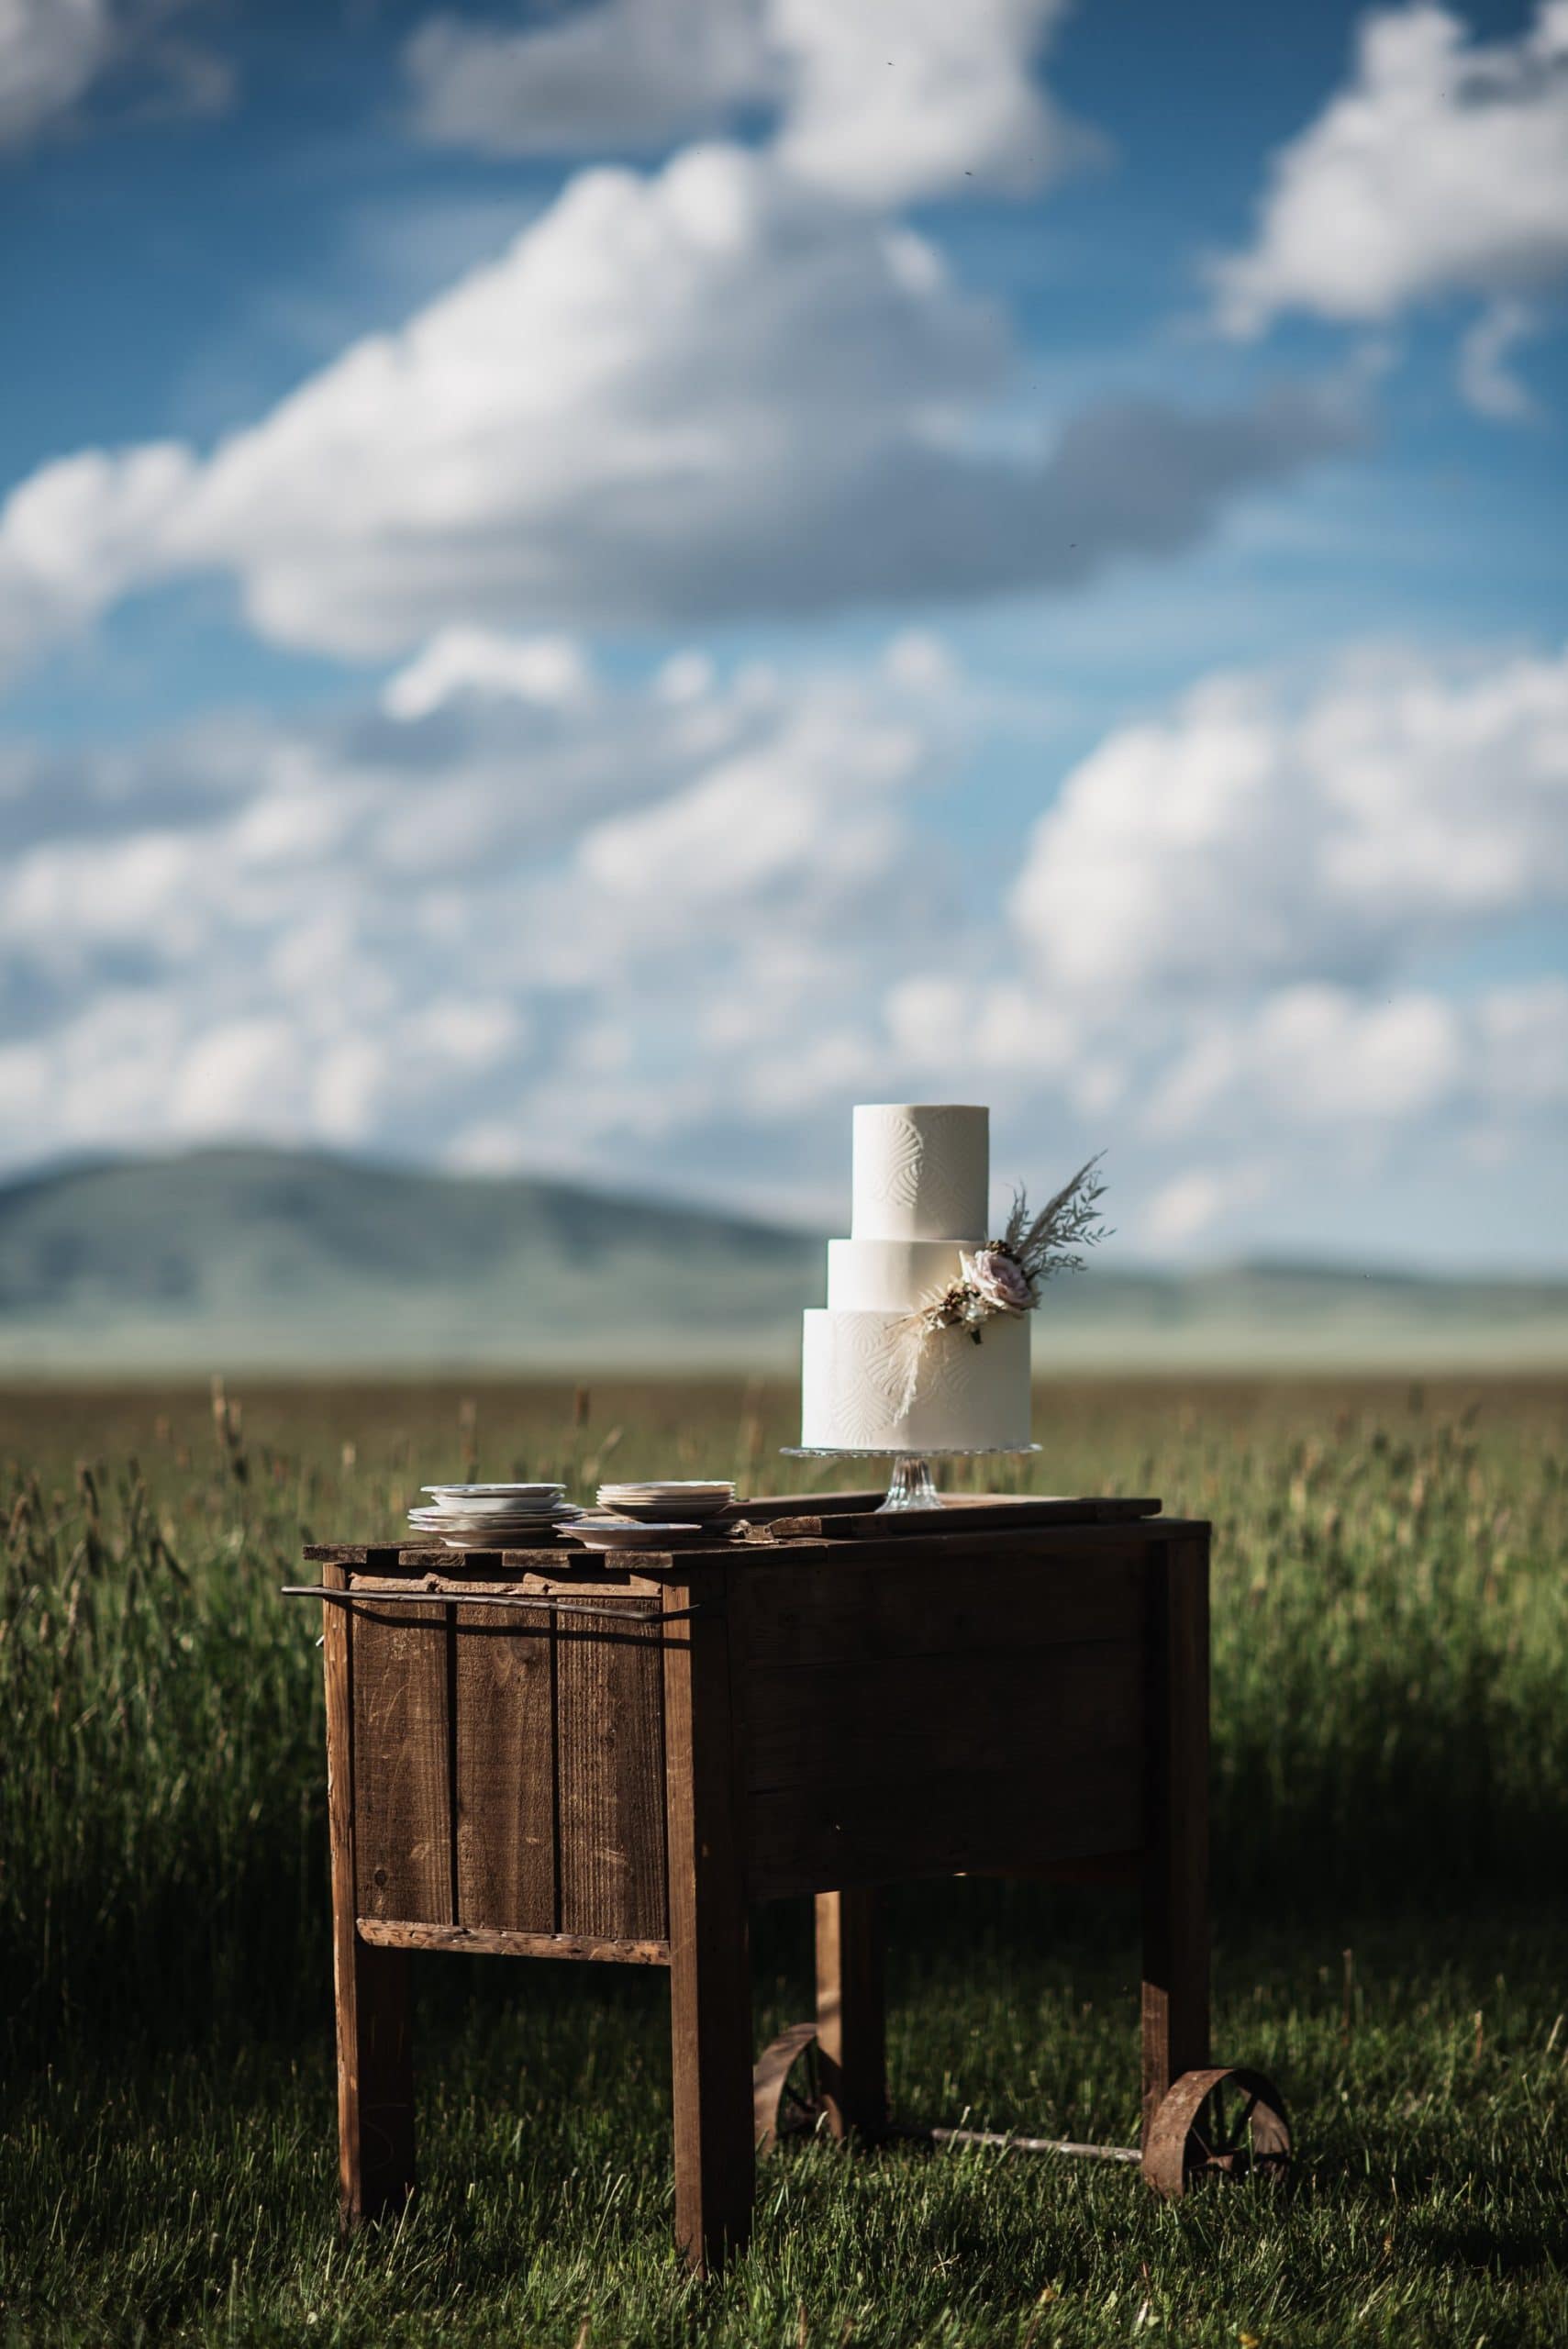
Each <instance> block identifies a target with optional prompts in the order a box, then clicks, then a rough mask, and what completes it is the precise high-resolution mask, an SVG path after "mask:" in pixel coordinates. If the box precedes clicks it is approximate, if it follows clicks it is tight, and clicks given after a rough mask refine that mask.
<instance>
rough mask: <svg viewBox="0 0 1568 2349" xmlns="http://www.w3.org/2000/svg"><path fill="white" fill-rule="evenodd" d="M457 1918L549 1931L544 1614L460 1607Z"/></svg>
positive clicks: (551, 1891)
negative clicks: (535, 1614)
mask: <svg viewBox="0 0 1568 2349" xmlns="http://www.w3.org/2000/svg"><path fill="white" fill-rule="evenodd" d="M452 1613H453V1616H454V1619H455V1621H456V1626H457V1630H456V1641H457V1663H456V1698H457V1723H456V1741H455V1742H456V1764H457V1922H458V1923H460V1924H461V1925H463V1926H484V1927H488V1928H491V1929H494V1930H495V1931H497V1932H508V1933H523V1934H540V1933H543V1934H552V1933H553V1932H555V1930H556V1918H557V1905H556V1860H555V1852H556V1816H555V1791H556V1787H555V1704H554V1692H553V1687H552V1677H553V1667H552V1660H551V1653H550V1647H551V1638H552V1633H551V1627H550V1619H549V1617H548V1616H545V1615H538V1616H530V1615H526V1614H521V1613H518V1612H517V1611H515V1610H512V1609H505V1608H500V1607H460V1608H454V1609H452Z"/></svg>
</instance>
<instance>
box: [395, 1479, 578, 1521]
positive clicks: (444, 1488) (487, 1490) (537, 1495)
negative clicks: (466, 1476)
mask: <svg viewBox="0 0 1568 2349" xmlns="http://www.w3.org/2000/svg"><path fill="white" fill-rule="evenodd" d="M420 1490H421V1491H422V1492H427V1493H429V1494H430V1495H431V1496H432V1497H433V1498H434V1499H435V1500H437V1501H438V1502H439V1504H440V1506H441V1507H442V1508H449V1509H461V1510H462V1513H463V1515H464V1516H465V1517H516V1516H517V1513H518V1511H519V1510H525V1509H526V1510H528V1511H530V1512H537V1511H538V1510H539V1509H541V1508H550V1507H551V1505H552V1504H553V1503H554V1502H556V1501H558V1500H562V1499H563V1498H564V1497H565V1493H566V1487H565V1486H564V1485H424V1486H421V1487H420Z"/></svg>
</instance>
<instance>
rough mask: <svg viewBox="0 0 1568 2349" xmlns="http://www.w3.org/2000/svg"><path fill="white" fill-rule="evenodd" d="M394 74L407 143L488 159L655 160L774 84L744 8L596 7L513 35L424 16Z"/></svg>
mask: <svg viewBox="0 0 1568 2349" xmlns="http://www.w3.org/2000/svg"><path fill="white" fill-rule="evenodd" d="M404 68H405V71H406V74H407V77H408V83H409V90H410V94H411V96H412V99H413V108H414V127H415V128H416V130H417V133H418V134H419V136H420V137H421V138H423V139H429V140H431V141H432V142H433V143H435V144H437V145H440V146H459V147H473V148H476V149H478V150H479V151H480V152H481V153H482V154H490V155H562V156H576V155H582V154H584V153H593V152H595V151H596V150H597V151H603V150H608V151H610V152H619V153H622V154H630V155H643V154H657V153H659V152H660V151H661V150H662V149H664V148H666V147H668V146H672V145H673V144H674V142H675V141H676V140H677V139H684V138H689V137H692V136H694V135H701V134H703V133H706V132H711V131H717V130H720V129H722V128H724V126H725V124H726V122H727V121H728V119H729V118H730V117H732V116H733V114H734V113H735V111H736V110H737V108H739V107H740V106H759V105H766V104H768V103H769V102H770V101H772V100H773V99H774V98H775V97H776V95H777V87H778V77H777V64H776V60H775V58H774V56H773V52H772V50H771V49H770V45H769V42H768V39H767V36H766V31H765V28H764V24H763V11H762V7H761V6H753V5H749V0H598V5H597V6H586V7H582V8H578V9H575V10H573V13H572V14H571V15H570V16H567V17H562V18H558V19H557V20H555V21H554V22H551V21H550V19H548V18H544V19H540V18H539V17H535V18H534V19H533V20H532V21H531V22H529V23H528V24H523V25H518V26H515V27H514V26H511V25H506V24H503V23H497V22H496V21H495V19H494V18H489V17H485V18H479V17H461V16H456V15H441V16H436V17H429V18H428V19H427V21H426V22H425V23H424V24H422V25H420V26H419V27H418V28H417V29H416V31H415V32H414V33H412V34H411V35H410V37H409V39H408V42H407V44H406V48H405V50H404Z"/></svg>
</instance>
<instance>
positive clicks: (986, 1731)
mask: <svg viewBox="0 0 1568 2349" xmlns="http://www.w3.org/2000/svg"><path fill="white" fill-rule="evenodd" d="M872 1500H873V1497H871V1496H866V1495H853V1494H843V1495H837V1496H832V1497H819V1496H818V1497H812V1498H811V1499H809V1500H802V1499H800V1498H794V1499H789V1498H786V1499H783V1500H777V1501H771V1502H756V1503H751V1504H746V1505H744V1507H743V1515H744V1518H745V1520H746V1522H745V1526H744V1528H743V1530H742V1531H741V1532H740V1535H739V1536H738V1537H736V1538H733V1539H725V1540H716V1541H715V1542H713V1543H712V1544H711V1545H705V1546H704V1547H703V1548H701V1549H698V1550H689V1551H683V1552H680V1553H673V1554H664V1553H659V1554H650V1553H639V1555H638V1556H637V1557H636V1559H635V1562H634V1566H633V1568H632V1570H630V1571H627V1572H620V1571H618V1570H616V1571H612V1570H609V1569H606V1568H605V1567H603V1566H600V1565H597V1564H595V1563H594V1562H591V1561H590V1560H588V1559H587V1558H585V1557H584V1553H581V1552H580V1551H574V1550H573V1549H571V1548H570V1547H569V1546H567V1545H562V1546H559V1547H556V1548H552V1549H550V1550H543V1551H528V1552H518V1551H506V1552H492V1553H479V1554H475V1553H469V1554H467V1555H462V1556H459V1555H457V1554H455V1553H450V1552H447V1551H443V1550H432V1549H430V1548H428V1547H423V1546H405V1547H396V1548H379V1547H340V1546H316V1547H313V1548H311V1549H310V1550H308V1551H307V1552H306V1556H307V1558H309V1559H311V1560H313V1561H314V1562H316V1563H317V1564H318V1565H319V1567H320V1570H321V1577H322V1579H321V1582H320V1584H318V1585H317V1586H312V1588H311V1589H310V1591H309V1592H308V1593H307V1594H302V1595H311V1596H314V1595H317V1593H319V1595H320V1596H321V1597H322V1598H323V1599H324V1600H325V1602H326V1603H325V1606H324V1610H323V1611H324V1615H325V1619H326V1631H325V1651H326V1673H327V1719H328V1730H327V1734H328V1771H329V1786H330V1806H329V1807H330V1819H331V1844H332V1898H333V1914H334V1927H335V1949H336V1966H337V2012H338V2078H339V2143H340V2157H341V2173H340V2174H341V2184H342V2200H343V2212H344V2217H345V2221H347V2222H349V2223H354V2222H356V2221H359V2220H361V2219H362V2218H366V2217H370V2216H373V2215H378V2214H381V2213H383V2212H385V2211H387V2210H395V2209H398V2208H400V2207H401V2206H402V2204H403V2202H404V2201H405V2200H406V2198H407V2196H408V2195H409V2194H410V2192H411V2191H412V2189H413V2186H414V2175H415V2170H414V2131H413V2067H412V2053H411V2046H410V2038H409V2024H408V1965H409V1960H410V1955H411V1954H412V1953H414V1952H416V1951H427V1950H429V1951H470V1952H478V1953H482V1954H500V1955H506V1956H515V1957H535V1958H546V1957H573V1958H584V1959H590V1960H593V1961H595V1962H596V1963H600V1964H612V1965H614V1964H619V1965H662V1966H665V1967H667V1968H668V1969H669V1975H670V2005H671V2015H672V2022H673V2049H674V2146H675V2223H676V2230H677V2232H678V2235H679V2238H680V2241H681V2243H682V2245H683V2247H684V2251H685V2254H686V2255H687V2257H688V2259H689V2260H690V2261H691V2263H692V2265H693V2266H695V2267H698V2268H704V2267H708V2266H713V2265H714V2264H716V2263H717V2260H718V2259H719V2258H720V2257H721V2256H722V2254H723V2251H724V2250H725V2248H726V2247H727V2246H728V2247H733V2246H735V2245H737V2244H739V2243H742V2242H744V2240H745V2238H746V2235H747V2232H748V2228H749V2225H750V2220H751V2199H752V2184H753V2162H754V2157H755V2156H754V2143H756V2142H757V2141H760V2142H761V2143H762V2146H763V2148H764V2149H765V2147H766V2146H767V2144H768V2143H771V2141H772V2139H773V2133H774V2131H775V2128H776V2125H777V2114H778V2105H779V2098H780V2092H781V2089H782V2087H783V2085H784V2077H785V2075H786V2074H787V2073H788V2072H789V2070H790V2067H791V2065H793V2064H794V2063H795V2059H796V2058H797V2057H799V2056H801V2055H802V2054H804V2053H805V2052H806V2048H807V2045H808V2043H815V2054H816V2058H817V2070H818V2076H819V2081H820V2090H821V2100H822V2105H823V2109H824V2111H825V2117H826V2124H827V2125H828V2127H830V2128H831V2129H832V2130H833V2131H834V2132H835V2133H838V2134H844V2133H847V2132H858V2133H860V2134H862V2135H863V2136H864V2137H866V2138H868V2139H869V2138H875V2137H877V2136H880V2135H883V2134H884V2133H886V2132H887V2131H888V2128H889V2122H888V2115H887V2106H886V2092H885V2085H884V2034H883V1988H882V1968H881V1955H880V1946H879V1938H878V1929H877V1918H876V1907H875V1892H874V1887H876V1886H878V1885H882V1884H887V1883H893V1882H896V1881H899V1880H901V1879H904V1878H915V1877H923V1876H951V1875H957V1874H964V1873H972V1874H986V1875H1017V1876H1040V1875H1044V1876H1052V1875H1057V1876H1071V1877H1076V1878H1079V1879H1083V1878H1085V1877H1087V1878H1090V1879H1095V1880H1106V1881H1118V1880H1129V1881H1135V1882H1137V1883H1138V1884H1140V1887H1141V1890H1142V1903H1143V1992H1142V2042H1143V2128H1142V2143H1141V2146H1140V2148H1136V2149H1128V2150H1127V2158H1128V2159H1129V2160H1136V2159H1139V2158H1140V2157H1141V2159H1142V2163H1143V2166H1144V2170H1145V2174H1146V2176H1149V2177H1150V2179H1151V2183H1153V2184H1155V2185H1156V2186H1157V2187H1159V2188H1161V2190H1162V2191H1166V2192H1179V2191H1180V2190H1181V2189H1182V2188H1183V2186H1184V2183H1185V2182H1186V2180H1187V2179H1188V2178H1189V2177H1190V2176H1191V2175H1192V2174H1193V2172H1194V2170H1195V2168H1199V2167H1214V2166H1218V2167H1221V2168H1226V2169H1232V2170H1233V2169H1236V2168H1239V2167H1240V2166H1243V2165H1245V2164H1246V2163H1247V2161H1248V2160H1249V2159H1251V2162H1252V2164H1253V2165H1260V2164H1261V2165H1264V2166H1273V2167H1278V2166H1279V2165H1281V2164H1283V2162H1284V2159H1285V2158H1286V2156H1287V2154H1288V2145H1289V2140H1288V2133H1287V2131H1286V2126H1285V2121H1284V2110H1283V2107H1282V2106H1281V2104H1280V2100H1279V2098H1278V2096H1277V2094H1275V2093H1274V2091H1273V2089H1272V2088H1270V2087H1269V2085H1268V2083H1267V2082H1265V2081H1262V2080H1261V2079H1260V2078H1259V2077H1258V2076H1257V2075H1255V2074H1250V2073H1228V2072H1224V2071H1214V2070H1211V2069H1210V2067H1209V2051H1208V1922H1207V1897H1206V1887H1207V1789H1206V1778H1207V1716H1208V1539H1209V1529H1208V1527H1207V1525H1204V1524H1201V1523H1195V1522H1187V1521H1182V1520H1170V1519H1165V1518H1161V1517H1159V1516H1157V1515H1155V1514H1153V1513H1152V1512H1154V1511H1155V1510H1157V1508H1158V1507H1159V1504H1158V1503H1157V1502H1152V1501H1150V1502H1138V1501H1029V1500H1017V1501H1015V1500H996V1501H994V1502H984V1501H981V1502H970V1503H967V1504H965V1503H959V1504H955V1505H953V1506H951V1507H950V1508H947V1509H945V1510H943V1511H941V1512H940V1514H937V1513H931V1514H930V1515H925V1514H922V1515H920V1516H917V1517H914V1518H913V1519H912V1518H911V1517H909V1516H904V1517H894V1518H892V1519H889V1518H886V1517H883V1518H877V1517H875V1516H873V1515H872V1514H870V1513H869V1512H870V1509H871V1506H872ZM797 1894H809V1895H812V1896H814V1897H815V1900H816V1916H817V2015H816V2020H815V2022H814V2024H811V2025H803V2026H798V2027H797V2028H796V2029H795V2031H794V2032H786V2033H785V2034H784V2037H783V2039H781V2040H780V2041H778V2042H775V2043H774V2044H773V2047H772V2048H771V2049H769V2050H768V2051H767V2052H766V2054H764V2056H763V2058H762V2062H761V2064H760V2065H757V2066H756V2071H755V2077H754V2076H753V2048H752V2030H751V1980H750V1970H749V1958H748V1921H747V1920H748V1908H749V1904H750V1903H751V1902H752V1901H755V1900H766V1899H773V1898H784V1897H787V1896H791V1895H797ZM1228 2087H1239V2088H1240V2092H1241V2102H1242V2104H1243V2106H1244V2108H1245V2110H1243V2112H1242V2114H1241V2121H1242V2124H1243V2125H1242V2126H1241V2128H1240V2130H1238V2131H1232V2132H1229V2133H1228V2134H1227V2135H1226V2137H1225V2139H1224V2141H1223V2142H1222V2141H1221V2137H1220V2136H1219V2135H1218V2134H1217V2127H1216V2121H1215V2115H1216V2110H1217V2105H1218V2100H1219V2098H1220V2097H1221V2095H1222V2094H1223V2092H1224V2091H1225V2089H1226V2088H1228ZM945 2133H951V2132H945ZM1061 2150H1063V2151H1066V2150H1071V2149H1070V2148H1066V2147H1062V2148H1061ZM1083 2150H1092V2149H1083Z"/></svg>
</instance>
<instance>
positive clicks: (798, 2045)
mask: <svg viewBox="0 0 1568 2349" xmlns="http://www.w3.org/2000/svg"><path fill="white" fill-rule="evenodd" d="M827 2110H828V2099H827V2098H826V2097H825V2096H824V2095H823V2093H822V2083H821V2080H820V2078H819V2077H818V2075H817V2025H816V2024H815V2023H814V2022H795V2023H791V2025H790V2027H789V2029H788V2030H787V2031H781V2032H780V2033H779V2035H778V2037H777V2038H776V2039H775V2040H773V2041H772V2042H771V2043H769V2045H768V2046H766V2047H764V2048H763V2050H762V2054H761V2055H760V2056H759V2057H758V2058H757V2062H756V2065H755V2066H754V2067H753V2070H752V2073H751V2115H752V2126H753V2130H754V2132H755V2136H756V2144H757V2151H758V2152H759V2153H760V2154H771V2153H772V2152H773V2147H774V2146H775V2145H776V2144H777V2143H778V2141H779V2139H780V2138H781V2137H805V2136H809V2135H810V2134H811V2132H813V2130H815V2129H816V2127H817V2122H818V2121H820V2120H821V2119H822V2117H823V2115H824V2114H825V2113H826V2111H827Z"/></svg>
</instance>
